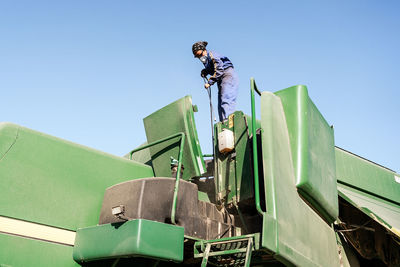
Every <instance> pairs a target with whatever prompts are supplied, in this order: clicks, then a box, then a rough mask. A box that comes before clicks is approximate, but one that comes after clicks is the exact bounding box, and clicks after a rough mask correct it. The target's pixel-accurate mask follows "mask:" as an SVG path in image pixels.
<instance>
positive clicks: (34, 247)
mask: <svg viewBox="0 0 400 267" xmlns="http://www.w3.org/2000/svg"><path fill="white" fill-rule="evenodd" d="M0 266H1V267H3V266H4V267H27V266H35V267H36V266H38V267H39V266H40V267H54V266H57V267H79V266H80V265H79V264H77V263H76V262H74V261H73V260H72V247H71V246H65V245H59V244H54V243H49V242H43V241H40V240H34V239H28V238H23V237H18V236H12V235H7V234H2V233H0Z"/></svg>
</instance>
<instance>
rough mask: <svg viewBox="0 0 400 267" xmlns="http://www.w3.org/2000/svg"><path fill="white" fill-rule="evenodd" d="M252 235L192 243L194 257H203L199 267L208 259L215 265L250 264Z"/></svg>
mask: <svg viewBox="0 0 400 267" xmlns="http://www.w3.org/2000/svg"><path fill="white" fill-rule="evenodd" d="M253 247H254V235H245V236H236V237H229V238H223V239H217V240H202V241H197V242H196V243H195V244H194V257H195V258H203V260H202V262H201V267H205V266H207V263H208V261H209V260H210V263H211V264H212V265H215V266H245V267H248V266H250V259H251V253H252V250H253Z"/></svg>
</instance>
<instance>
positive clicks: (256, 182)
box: [250, 78, 264, 215]
mask: <svg viewBox="0 0 400 267" xmlns="http://www.w3.org/2000/svg"><path fill="white" fill-rule="evenodd" d="M254 91H256V92H257V94H258V95H259V96H261V92H260V91H259V90H258V89H257V85H256V81H255V80H254V78H250V95H251V132H252V136H253V172H254V195H255V200H256V209H257V211H258V213H260V214H261V215H263V214H264V211H263V210H262V209H261V203H260V182H259V174H258V152H257V136H256V108H255V100H254V98H255V97H254Z"/></svg>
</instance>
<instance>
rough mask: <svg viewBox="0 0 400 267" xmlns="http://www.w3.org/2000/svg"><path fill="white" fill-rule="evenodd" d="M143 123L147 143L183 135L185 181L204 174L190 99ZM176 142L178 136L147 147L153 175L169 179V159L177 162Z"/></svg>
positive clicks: (160, 111)
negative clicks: (177, 134) (179, 134)
mask: <svg viewBox="0 0 400 267" xmlns="http://www.w3.org/2000/svg"><path fill="white" fill-rule="evenodd" d="M143 123H144V127H145V130H146V136H147V143H149V144H150V143H152V142H156V141H158V140H160V139H162V138H165V137H168V136H171V135H173V134H176V133H179V132H182V133H184V134H185V137H186V138H185V143H184V148H183V157H182V158H183V161H182V163H183V167H184V171H183V176H182V179H184V180H188V179H190V178H192V177H195V176H200V175H201V174H203V173H205V172H206V167H205V163H204V160H203V155H202V152H201V148H200V144H199V141H198V137H197V130H196V125H195V122H194V111H193V105H192V98H191V96H185V97H183V98H181V99H179V100H177V101H175V102H173V103H171V104H169V105H167V106H165V107H164V108H162V109H160V110H158V111H156V112H154V113H152V114H151V115H149V116H147V117H146V118H144V119H143ZM179 141H180V140H179V138H178V137H177V138H174V139H171V140H168V141H165V142H162V143H160V144H157V145H154V146H151V147H150V148H149V150H150V154H151V160H152V165H153V168H154V172H155V175H156V176H159V177H162V176H164V177H171V157H172V158H174V159H178V154H179Z"/></svg>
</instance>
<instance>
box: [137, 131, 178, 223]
mask: <svg viewBox="0 0 400 267" xmlns="http://www.w3.org/2000/svg"><path fill="white" fill-rule="evenodd" d="M179 136H180V137H181V142H180V145H179V155H178V170H177V173H176V180H175V187H174V199H173V201H172V209H171V222H172V223H173V224H176V221H175V214H176V203H177V200H178V191H179V179H180V178H181V167H182V155H183V145H184V143H185V134H184V133H183V132H179V133H176V134H173V135H170V136H168V137H165V138H162V139H160V140H157V141H154V142H152V143H150V144H147V145H144V146H141V147H139V148H136V149H134V150H132V151H131V152H129V159H130V160H131V159H132V155H133V153H135V152H138V151H140V150H143V149H146V148H149V147H151V146H154V145H157V144H160V143H162V142H165V141H168V140H170V139H173V138H175V137H179Z"/></svg>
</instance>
